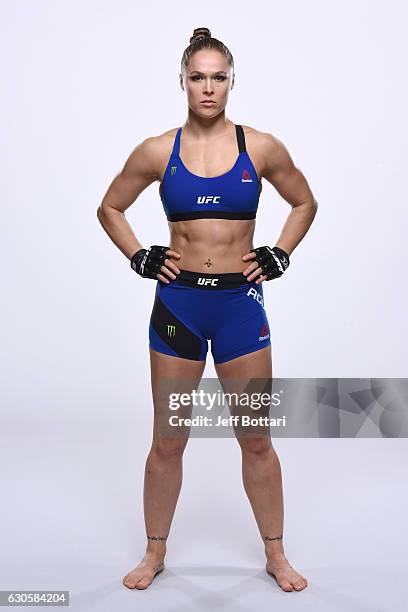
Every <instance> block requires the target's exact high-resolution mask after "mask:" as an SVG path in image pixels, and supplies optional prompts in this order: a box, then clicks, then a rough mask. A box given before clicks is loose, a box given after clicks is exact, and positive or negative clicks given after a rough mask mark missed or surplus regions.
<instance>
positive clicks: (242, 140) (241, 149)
mask: <svg viewBox="0 0 408 612" xmlns="http://www.w3.org/2000/svg"><path fill="white" fill-rule="evenodd" d="M235 130H236V132H237V141H238V149H239V152H240V153H244V152H245V151H246V145H245V135H244V130H243V129H242V125H235Z"/></svg>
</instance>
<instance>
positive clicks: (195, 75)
mask: <svg viewBox="0 0 408 612" xmlns="http://www.w3.org/2000/svg"><path fill="white" fill-rule="evenodd" d="M215 78H216V80H218V81H225V79H226V78H227V77H226V76H224V75H222V74H218V75H217V76H216V77H215ZM200 79H201V76H200V75H199V74H194V75H193V76H192V77H191V80H192V81H198V80H200Z"/></svg>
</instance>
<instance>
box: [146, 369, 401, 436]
mask: <svg viewBox="0 0 408 612" xmlns="http://www.w3.org/2000/svg"><path fill="white" fill-rule="evenodd" d="M154 397H155V409H156V418H157V419H158V427H159V429H158V432H159V435H163V436H179V435H180V436H189V437H190V436H191V437H232V436H236V435H243V436H272V437H289V438H293V437H307V438H312V437H335V438H344V437H345V438H354V437H370V438H372V437H389V438H395V437H397V438H398V437H400V438H403V437H407V436H408V419H407V406H408V379H407V378H381V379H380V378H273V379H271V378H247V379H244V378H241V379H223V380H222V381H221V382H220V381H219V379H218V378H202V379H201V380H195V379H187V378H183V379H169V378H164V377H163V378H160V380H159V381H158V382H157V385H156V388H155V390H154Z"/></svg>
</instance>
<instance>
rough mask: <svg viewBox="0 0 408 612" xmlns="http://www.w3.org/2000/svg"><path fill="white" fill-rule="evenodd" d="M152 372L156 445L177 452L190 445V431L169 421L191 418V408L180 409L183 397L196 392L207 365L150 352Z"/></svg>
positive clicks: (188, 406) (201, 362)
mask: <svg viewBox="0 0 408 612" xmlns="http://www.w3.org/2000/svg"><path fill="white" fill-rule="evenodd" d="M149 352H150V372H151V386H152V396H153V407H154V423H153V442H154V443H157V442H158V439H160V441H161V442H160V443H161V444H162V445H165V446H167V447H172V446H173V445H174V448H175V450H177V449H178V448H180V447H184V446H185V444H186V443H187V440H188V437H189V434H190V427H185V426H177V425H174V424H172V423H174V419H172V420H171V419H170V417H175V416H176V417H181V418H190V417H191V413H192V407H191V406H190V405H187V406H184V405H182V404H181V405H180V402H179V401H178V400H179V398H180V396H181V394H183V393H188V394H191V392H192V391H193V390H194V389H197V388H198V386H199V384H200V381H201V378H202V375H203V372H204V368H205V363H206V362H205V360H204V361H196V360H193V359H184V358H182V357H174V356H172V355H166V354H164V353H159V352H158V351H155V350H154V349H152V348H150V349H149Z"/></svg>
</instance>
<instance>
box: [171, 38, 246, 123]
mask: <svg viewBox="0 0 408 612" xmlns="http://www.w3.org/2000/svg"><path fill="white" fill-rule="evenodd" d="M180 84H181V87H182V89H183V90H184V91H185V92H186V94H187V103H188V106H189V107H190V108H191V110H192V111H194V113H196V114H197V115H200V116H201V117H214V116H216V115H218V114H219V113H220V112H222V111H223V110H224V108H225V107H226V105H227V102H228V95H229V92H230V90H231V89H232V87H233V84H234V74H233V70H232V67H231V66H230V64H229V63H228V61H227V59H226V57H225V55H224V54H223V53H220V52H219V51H215V50H214V49H202V50H201V51H196V53H194V54H193V55H192V56H191V57H190V60H189V62H188V64H187V68H186V72H185V74H184V75H180ZM204 100H212V101H213V103H212V104H207V105H206V104H204V103H203V101H204Z"/></svg>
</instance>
